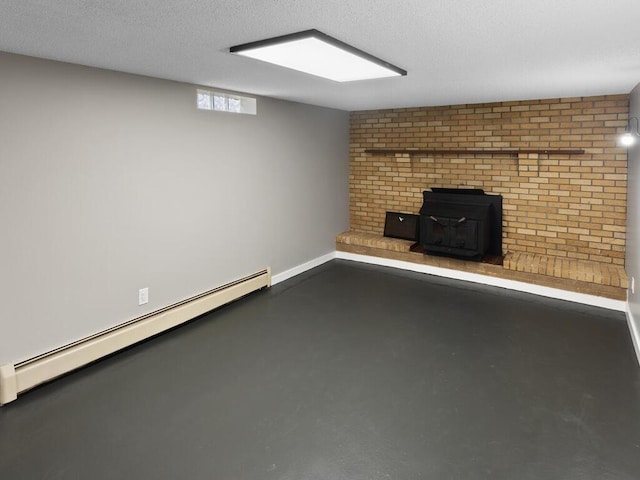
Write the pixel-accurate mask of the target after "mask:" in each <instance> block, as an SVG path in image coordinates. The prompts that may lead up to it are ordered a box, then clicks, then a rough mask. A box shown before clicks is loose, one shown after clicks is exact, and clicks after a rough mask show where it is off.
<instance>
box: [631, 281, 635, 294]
mask: <svg viewBox="0 0 640 480" xmlns="http://www.w3.org/2000/svg"><path fill="white" fill-rule="evenodd" d="M634 293H636V277H631V295H633V294H634Z"/></svg>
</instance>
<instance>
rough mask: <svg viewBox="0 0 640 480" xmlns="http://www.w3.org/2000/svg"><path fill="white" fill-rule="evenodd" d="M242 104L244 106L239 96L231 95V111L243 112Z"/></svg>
mask: <svg viewBox="0 0 640 480" xmlns="http://www.w3.org/2000/svg"><path fill="white" fill-rule="evenodd" d="M241 106H242V104H241V102H240V99H239V98H233V97H229V111H230V112H233V113H241V112H242V108H241Z"/></svg>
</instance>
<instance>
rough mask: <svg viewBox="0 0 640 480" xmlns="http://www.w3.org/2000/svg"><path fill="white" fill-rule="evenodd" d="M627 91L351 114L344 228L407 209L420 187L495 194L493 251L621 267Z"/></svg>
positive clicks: (374, 225)
mask: <svg viewBox="0 0 640 480" xmlns="http://www.w3.org/2000/svg"><path fill="white" fill-rule="evenodd" d="M627 115H628V96H627V95H612V96H600V97H584V98H562V99H549V100H529V101H521V102H503V103H488V104H476V105H456V106H445V107H420V108H401V109H393V110H375V111H361V112H353V113H352V114H351V146H350V148H351V171H350V215H351V229H352V230H356V231H364V232H373V233H379V234H382V232H383V228H384V216H385V211H399V212H404V213H417V212H418V210H419V209H420V206H421V205H422V191H423V190H425V189H427V188H430V187H478V188H483V189H484V190H485V191H486V192H487V193H499V194H502V195H503V197H504V225H503V227H504V232H503V249H504V251H505V252H507V251H511V252H527V253H539V254H546V255H552V256H558V257H566V258H576V259H582V260H593V261H600V262H605V263H612V264H616V265H624V248H625V219H626V201H627V154H626V150H624V149H622V148H618V147H617V146H616V140H617V136H618V135H619V134H620V133H621V132H623V131H624V127H625V125H626V121H627ZM375 148H435V149H437V148H442V149H447V148H449V149H471V148H473V149H500V148H504V149H517V148H529V149H531V148H550V149H584V150H586V154H584V155H551V154H549V155H545V154H531V155H521V156H520V157H519V158H516V157H514V156H492V155H484V154H483V155H468V154H456V155H452V154H437V155H428V156H427V155H412V156H409V155H396V156H394V155H372V154H368V153H365V150H366V149H375Z"/></svg>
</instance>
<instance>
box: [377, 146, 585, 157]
mask: <svg viewBox="0 0 640 480" xmlns="http://www.w3.org/2000/svg"><path fill="white" fill-rule="evenodd" d="M365 153H369V154H371V155H399V154H400V155H407V154H408V155H443V154H449V155H513V156H518V155H520V154H532V153H539V154H542V155H583V154H584V153H585V151H584V150H582V149H573V150H572V149H558V150H553V149H548V148H519V149H497V150H496V149H494V150H482V149H472V148H471V149H460V148H450V149H447V148H368V149H366V150H365Z"/></svg>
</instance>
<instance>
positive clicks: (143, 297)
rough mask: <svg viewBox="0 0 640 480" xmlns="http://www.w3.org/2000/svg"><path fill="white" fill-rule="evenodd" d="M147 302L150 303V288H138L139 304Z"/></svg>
mask: <svg viewBox="0 0 640 480" xmlns="http://www.w3.org/2000/svg"><path fill="white" fill-rule="evenodd" d="M145 303H149V289H148V288H141V289H140V290H138V305H144V304H145Z"/></svg>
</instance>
